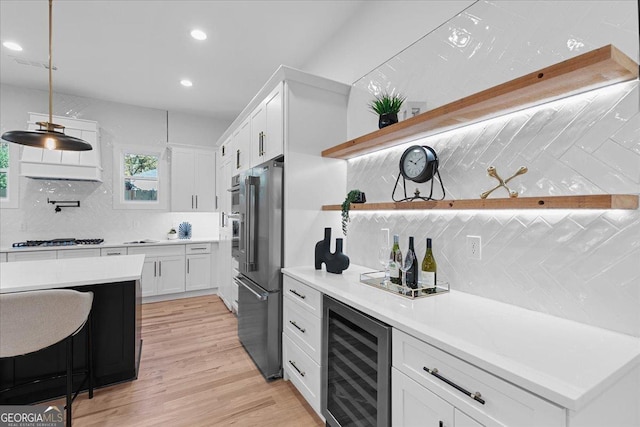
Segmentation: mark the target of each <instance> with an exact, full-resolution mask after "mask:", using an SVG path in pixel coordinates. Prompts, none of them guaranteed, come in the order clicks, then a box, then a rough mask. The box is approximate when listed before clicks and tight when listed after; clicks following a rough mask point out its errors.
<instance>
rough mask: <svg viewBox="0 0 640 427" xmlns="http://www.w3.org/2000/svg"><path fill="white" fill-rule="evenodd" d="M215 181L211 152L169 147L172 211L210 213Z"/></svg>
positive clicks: (213, 207)
mask: <svg viewBox="0 0 640 427" xmlns="http://www.w3.org/2000/svg"><path fill="white" fill-rule="evenodd" d="M215 181H216V179H215V153H214V152H213V151H211V150H200V149H195V148H188V147H180V146H172V147H171V210H173V211H180V212H184V211H197V212H213V211H214V209H215V189H216V184H215Z"/></svg>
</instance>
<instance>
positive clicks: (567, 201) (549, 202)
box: [322, 194, 638, 211]
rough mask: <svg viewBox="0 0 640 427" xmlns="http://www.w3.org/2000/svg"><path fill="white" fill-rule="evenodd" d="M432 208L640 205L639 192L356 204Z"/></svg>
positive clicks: (326, 208)
mask: <svg viewBox="0 0 640 427" xmlns="http://www.w3.org/2000/svg"><path fill="white" fill-rule="evenodd" d="M430 209H449V210H457V209H638V195H636V194H593V195H588V196H543V197H514V198H506V199H462V200H434V201H428V202H424V201H416V202H401V203H396V202H384V203H358V204H352V205H351V210H354V211H377V210H430ZM322 210H323V211H339V210H342V208H341V205H324V206H323V207H322Z"/></svg>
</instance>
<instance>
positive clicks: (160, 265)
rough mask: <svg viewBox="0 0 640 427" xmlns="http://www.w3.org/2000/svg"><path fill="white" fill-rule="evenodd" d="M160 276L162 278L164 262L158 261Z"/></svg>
mask: <svg viewBox="0 0 640 427" xmlns="http://www.w3.org/2000/svg"><path fill="white" fill-rule="evenodd" d="M158 276H160V277H162V261H158Z"/></svg>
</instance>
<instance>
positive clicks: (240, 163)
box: [231, 117, 251, 175]
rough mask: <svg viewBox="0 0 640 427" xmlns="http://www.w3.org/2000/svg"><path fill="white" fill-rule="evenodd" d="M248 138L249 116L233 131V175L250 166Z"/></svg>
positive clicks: (249, 133)
mask: <svg viewBox="0 0 640 427" xmlns="http://www.w3.org/2000/svg"><path fill="white" fill-rule="evenodd" d="M250 139H251V122H250V119H249V117H247V119H246V120H245V121H244V122H242V124H241V125H240V127H239V128H238V129H237V130H236V131H235V132H234V133H233V139H232V142H231V145H232V147H233V153H232V155H233V159H232V161H233V175H237V174H239V173H241V172H244V171H246V170H247V169H249V167H250V162H251V154H250V151H251V149H250Z"/></svg>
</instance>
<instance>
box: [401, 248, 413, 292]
mask: <svg viewBox="0 0 640 427" xmlns="http://www.w3.org/2000/svg"><path fill="white" fill-rule="evenodd" d="M413 257H414V255H413V252H409V251H407V255H406V256H405V258H404V263H402V265H401V266H400V270H402V284H403V285H404V287H405V288H406V289H408V288H409V287H408V286H407V271H408V270H410V269H411V264H413ZM399 291H400V292H402V289H400V290H399ZM407 292H410V291H407Z"/></svg>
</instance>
